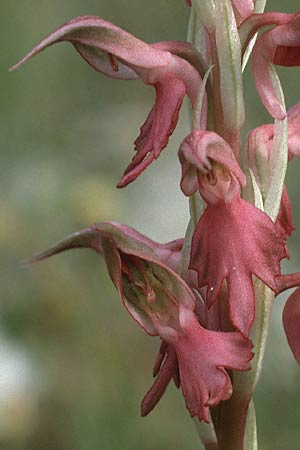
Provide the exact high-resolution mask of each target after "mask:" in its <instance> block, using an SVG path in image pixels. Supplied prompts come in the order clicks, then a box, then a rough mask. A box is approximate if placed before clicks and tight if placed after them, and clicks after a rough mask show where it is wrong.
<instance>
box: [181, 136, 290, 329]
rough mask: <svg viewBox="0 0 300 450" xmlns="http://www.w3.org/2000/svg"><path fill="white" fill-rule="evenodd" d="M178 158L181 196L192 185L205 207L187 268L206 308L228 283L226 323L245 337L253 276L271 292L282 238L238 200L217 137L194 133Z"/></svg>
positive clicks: (236, 180) (232, 167)
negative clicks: (194, 273)
mask: <svg viewBox="0 0 300 450" xmlns="http://www.w3.org/2000/svg"><path fill="white" fill-rule="evenodd" d="M179 158H180V161H181V164H182V179H181V186H182V189H183V192H184V193H185V194H186V195H191V194H192V193H193V192H194V191H195V189H196V186H197V187H198V189H199V191H200V194H201V195H202V197H203V198H204V200H205V201H206V203H207V206H206V209H205V211H204V213H203V215H202V216H201V218H200V220H199V222H198V224H197V226H196V229H195V232H194V235H193V239H192V249H191V260H190V266H189V267H190V269H193V270H195V271H197V273H198V285H199V288H201V287H203V286H207V290H206V294H205V299H206V303H207V307H208V308H209V307H210V306H211V305H212V304H213V303H214V302H215V301H216V299H217V296H218V295H219V293H220V289H221V287H222V283H223V281H224V280H226V281H227V286H228V297H229V314H230V319H231V321H232V323H233V325H234V326H235V327H236V328H237V329H238V330H239V331H240V332H241V333H242V334H243V335H244V336H249V333H250V329H251V325H252V323H253V320H254V317H255V299H254V290H253V281H252V276H253V275H255V276H257V277H258V278H260V279H261V280H262V281H263V282H264V283H265V284H267V285H268V286H269V287H270V288H271V289H273V290H274V291H275V290H276V282H275V278H276V276H278V275H280V260H281V259H283V258H285V257H286V256H287V251H286V248H285V243H284V240H283V239H282V236H281V234H280V233H279V232H278V231H277V229H276V227H275V225H274V223H273V222H272V220H271V219H270V218H269V217H268V216H267V215H266V214H265V213H263V212H262V211H260V210H259V209H258V208H256V207H255V206H253V205H252V204H250V203H248V202H247V201H245V200H243V199H242V198H241V196H240V194H241V186H242V185H245V182H246V180H245V176H244V174H243V172H242V171H241V169H240V167H239V165H238V163H237V161H236V159H235V157H234V154H233V151H232V150H231V148H230V146H229V145H228V144H227V143H226V142H225V141H224V140H223V139H222V138H221V137H220V136H219V135H217V134H216V133H214V132H205V131H195V132H193V133H192V134H191V135H189V136H188V137H187V138H186V139H185V140H184V141H183V143H182V145H181V147H180V150H179ZM220 224H222V226H220Z"/></svg>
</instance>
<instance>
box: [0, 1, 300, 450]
mask: <svg viewBox="0 0 300 450" xmlns="http://www.w3.org/2000/svg"><path fill="white" fill-rule="evenodd" d="M282 7H284V8H285V10H286V11H287V10H289V11H292V10H293V9H295V8H296V7H297V5H296V4H295V2H292V1H290V2H285V3H284V5H283V4H282V2H277V7H276V6H275V7H274V3H273V2H272V1H270V2H269V9H277V10H278V9H280V8H282ZM83 14H95V15H100V16H102V17H104V18H106V19H108V20H111V21H113V22H115V23H117V24H118V25H119V26H121V27H124V28H125V29H127V30H128V31H130V32H132V33H133V34H135V35H136V36H138V37H140V38H141V39H144V40H146V41H148V42H155V41H159V40H168V39H185V35H186V27H187V20H188V8H187V7H186V5H185V3H184V1H183V0H176V1H175V0H152V1H151V2H146V1H144V2H141V1H140V0H131V1H130V2H128V1H125V0H110V1H105V0H98V1H96V0H73V1H68V0H67V1H64V2H61V1H59V0H52V1H51V2H49V1H46V0H39V1H38V0H26V1H23V2H20V1H17V0H12V1H11V2H3V4H2V5H1V19H0V21H1V26H0V36H1V58H0V69H1V88H0V99H1V103H0V105H1V107H0V121H1V122H0V123H1V125H0V130H1V133H0V172H1V191H0V247H1V256H0V260H1V275H0V277H1V280H0V281H1V304H0V348H1V351H0V448H1V449H3V450H33V449H34V450H98V449H105V450H106V449H107V450H116V449H120V448H122V450H127V449H128V450H129V449H130V450H135V449H136V450H150V449H152V448H163V449H164V450H168V449H172V450H176V449H180V450H183V449H187V450H193V449H197V448H199V443H198V440H197V436H196V432H195V430H194V428H193V425H192V423H191V421H190V419H189V416H188V413H187V412H186V410H185V407H184V402H183V400H182V398H181V395H179V393H178V392H177V391H176V389H175V388H174V387H173V386H172V387H170V388H169V390H168V394H167V395H166V396H165V397H164V399H163V400H162V402H161V403H160V404H159V406H158V407H157V408H156V410H155V411H154V412H153V413H152V414H151V415H150V416H149V417H147V418H144V419H142V418H140V416H139V403H140V400H141V398H142V396H143V394H144V392H145V391H146V390H147V389H148V387H149V386H150V384H151V382H152V377H151V370H152V364H153V361H154V357H155V353H156V350H157V348H158V345H159V342H158V340H157V339H155V338H148V337H147V336H145V335H144V334H143V333H142V332H141V331H140V330H139V329H138V328H137V327H136V325H135V324H134V323H133V321H132V320H131V319H130V318H129V317H128V315H127V314H126V312H125V311H124V310H123V309H122V307H121V306H120V302H119V300H118V298H117V295H116V292H115V291H114V289H113V287H112V286H111V283H110V281H109V279H108V276H107V274H106V272H105V270H104V266H103V264H102V262H101V260H100V259H99V258H98V257H97V256H96V255H94V254H92V253H89V252H86V251H83V250H82V251H76V252H75V251H74V252H72V253H71V254H69V255H68V254H67V255H61V256H57V257H56V258H55V259H52V260H49V261H46V262H43V263H42V264H40V265H37V266H35V267H30V268H24V267H22V266H21V265H20V261H21V260H22V259H23V258H25V257H27V256H30V255H31V254H32V253H34V252H36V251H39V250H42V249H43V248H45V247H46V246H48V245H50V244H52V243H54V242H55V241H56V240H59V239H60V238H62V237H64V236H65V235H66V234H68V233H70V232H72V231H74V230H77V229H79V228H81V227H83V226H86V225H88V224H91V223H93V222H95V221H101V220H117V221H120V222H123V223H127V224H130V225H131V226H133V227H135V228H137V229H138V230H139V231H141V232H144V233H147V234H148V235H149V236H150V237H153V238H154V239H157V240H161V241H167V240H170V239H173V238H176V237H178V236H181V235H183V233H184V231H185V226H186V223H187V205H186V200H185V199H184V198H183V196H182V195H181V194H180V192H179V188H178V182H179V164H178V162H177V156H176V153H177V149H178V146H179V143H180V140H182V139H183V138H184V136H185V135H186V134H187V130H188V114H187V111H182V112H181V118H180V123H179V127H178V129H177V131H176V133H175V135H174V137H172V139H171V140H170V144H169V146H168V149H167V150H165V151H164V152H163V154H162V156H161V157H160V159H159V161H158V162H155V163H154V164H153V165H152V166H151V167H150V168H149V169H148V170H147V172H146V173H145V174H143V175H142V176H141V177H140V178H139V179H138V180H137V181H136V182H135V183H134V184H133V185H130V186H128V187H127V188H126V189H124V190H121V191H118V190H116V189H115V184H116V183H117V181H118V179H119V178H120V176H121V174H122V171H123V169H124V168H125V166H126V164H127V163H128V161H129V160H130V158H131V157H132V151H133V150H132V149H133V140H134V138H135V137H136V136H137V134H138V128H139V126H140V125H141V122H142V119H143V118H144V116H146V114H147V113H148V111H149V109H150V105H151V102H152V100H153V95H154V93H153V92H152V91H151V88H147V87H145V86H144V85H142V84H141V83H139V82H125V81H117V80H110V79H107V78H106V77H104V76H102V75H100V74H98V73H96V72H95V71H93V70H92V69H91V68H90V67H88V66H87V65H86V64H84V62H83V61H82V60H81V59H80V58H79V57H78V55H77V54H76V52H74V50H73V48H72V47H71V46H70V45H68V44H61V45H57V46H55V47H53V48H49V49H47V51H45V52H44V53H43V54H42V55H39V56H38V57H36V58H35V59H34V60H32V61H30V62H29V63H28V64H26V65H25V66H24V67H22V68H21V69H20V70H19V71H18V72H16V73H8V71H7V68H8V67H9V66H10V65H12V64H14V63H15V62H16V61H17V60H18V59H19V58H20V57H21V56H22V55H23V54H24V53H25V52H26V51H28V50H29V49H30V48H31V47H32V46H33V45H34V44H36V43H37V42H38V41H39V40H40V39H41V38H42V37H44V36H45V35H46V34H47V33H49V32H51V31H53V29H54V28H55V27H57V26H59V25H61V24H62V23H63V22H65V21H66V20H68V19H69V18H71V17H74V16H78V15H83ZM281 74H282V79H283V77H284V79H285V81H284V82H283V84H284V87H285V88H286V96H287V103H288V105H289V106H291V105H292V104H293V103H294V102H295V101H297V100H299V99H300V81H299V80H300V78H299V71H297V70H293V71H289V70H284V71H281ZM246 99H247V114H248V117H250V123H249V126H250V127H253V126H257V125H258V124H260V123H262V121H266V122H267V121H269V120H270V119H269V118H268V116H267V114H266V113H264V112H263V107H262V105H261V104H260V101H259V99H258V97H257V95H256V94H255V92H254V90H253V83H252V81H251V77H250V75H249V74H247V78H246ZM245 132H247V130H245ZM299 169H300V164H299V162H298V161H297V162H295V163H294V162H293V166H291V167H290V169H289V174H288V175H289V179H288V183H287V184H288V188H289V190H290V192H291V194H292V199H293V204H294V208H295V209H294V211H295V214H294V219H295V223H296V226H297V228H298V227H299V204H298V199H299V195H298V192H299V185H298V181H299V176H298V173H299ZM297 247H299V232H298V230H297V231H296V232H295V238H293V239H292V240H291V256H292V258H291V263H289V264H290V265H291V266H293V265H294V266H295V265H297V264H299V251H298V252H297V250H298V248H297ZM282 306H283V299H281V298H279V299H278V300H276V304H275V307H274V320H273V325H272V326H273V329H272V333H271V336H270V339H269V347H268V352H267V357H266V367H265V369H264V372H263V376H262V379H261V382H260V384H259V387H258V391H257V395H256V405H257V417H258V422H259V437H260V439H259V440H260V445H261V449H263V450H281V449H283V448H287V449H289V450H298V449H299V441H300V429H299V423H300V420H299V419H300V400H299V399H300V389H299V386H300V381H299V368H298V367H297V366H296V363H295V362H294V361H293V359H292V356H291V353H290V351H289V349H288V346H287V343H286V341H285V338H284V336H283V332H282V327H281V318H280V312H281V310H282Z"/></svg>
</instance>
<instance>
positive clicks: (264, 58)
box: [252, 13, 300, 120]
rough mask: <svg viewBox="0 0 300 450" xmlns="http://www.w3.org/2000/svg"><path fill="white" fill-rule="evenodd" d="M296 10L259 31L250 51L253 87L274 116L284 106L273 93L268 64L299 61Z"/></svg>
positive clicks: (278, 115) (281, 113)
mask: <svg viewBox="0 0 300 450" xmlns="http://www.w3.org/2000/svg"><path fill="white" fill-rule="evenodd" d="M299 25H300V13H296V14H295V15H294V16H293V17H292V18H291V19H290V20H289V21H288V22H287V23H285V24H284V25H278V26H276V27H274V28H273V29H272V30H270V31H266V32H265V33H263V34H262V35H261V36H260V38H259V39H258V40H257V42H256V44H255V46H254V49H253V53H252V71H253V76H254V81H255V85H256V89H257V91H258V93H259V95H260V97H261V100H262V102H263V103H264V105H265V107H266V108H267V110H268V111H269V113H270V114H271V115H272V116H273V117H275V118H276V119H278V120H282V119H283V118H284V117H285V116H286V113H285V110H284V106H283V105H282V104H281V102H280V100H279V99H278V97H277V96H276V94H275V90H274V86H273V83H272V79H271V73H270V67H271V66H270V64H275V65H281V66H299V65H300V26H299Z"/></svg>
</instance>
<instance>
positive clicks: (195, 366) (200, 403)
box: [165, 308, 253, 422]
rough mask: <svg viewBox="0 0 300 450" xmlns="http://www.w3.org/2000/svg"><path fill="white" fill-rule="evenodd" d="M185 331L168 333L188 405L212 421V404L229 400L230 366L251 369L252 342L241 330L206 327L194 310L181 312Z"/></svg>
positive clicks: (196, 412)
mask: <svg viewBox="0 0 300 450" xmlns="http://www.w3.org/2000/svg"><path fill="white" fill-rule="evenodd" d="M180 325H181V328H182V333H180V334H173V335H172V334H171V335H170V336H168V335H167V336H165V338H166V340H167V341H168V342H169V344H170V345H171V346H173V348H174V349H175V352H176V356H177V359H178V364H179V373H180V382H181V387H182V392H183V394H184V397H185V401H186V406H187V409H188V410H189V412H190V414H191V415H192V416H197V417H198V418H199V420H204V421H206V422H208V421H209V407H210V406H215V405H217V404H218V403H219V402H220V401H222V400H227V399H228V398H229V397H230V396H231V394H232V384H231V381H230V377H229V375H228V373H227V372H226V370H225V369H226V368H230V369H233V370H248V369H249V368H250V365H249V361H250V360H251V358H252V356H253V354H252V352H251V347H252V345H251V343H250V342H249V341H248V340H247V339H245V338H243V337H242V336H241V335H240V334H239V333H234V332H232V333H223V332H214V331H209V330H205V329H204V328H202V327H201V326H200V325H199V323H198V321H197V319H196V316H195V315H194V313H193V312H192V311H189V310H187V309H184V308H182V309H181V311H180Z"/></svg>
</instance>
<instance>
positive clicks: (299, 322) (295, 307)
mask: <svg viewBox="0 0 300 450" xmlns="http://www.w3.org/2000/svg"><path fill="white" fill-rule="evenodd" d="M282 320H283V326H284V331H285V334H286V337H287V340H288V343H289V346H290V348H291V350H292V352H293V355H294V357H295V359H296V361H297V362H298V363H299V364H300V288H298V289H296V290H295V292H293V294H292V295H291V296H290V297H289V298H288V300H287V302H286V304H285V307H284V310H283V315H282Z"/></svg>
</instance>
